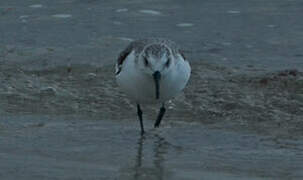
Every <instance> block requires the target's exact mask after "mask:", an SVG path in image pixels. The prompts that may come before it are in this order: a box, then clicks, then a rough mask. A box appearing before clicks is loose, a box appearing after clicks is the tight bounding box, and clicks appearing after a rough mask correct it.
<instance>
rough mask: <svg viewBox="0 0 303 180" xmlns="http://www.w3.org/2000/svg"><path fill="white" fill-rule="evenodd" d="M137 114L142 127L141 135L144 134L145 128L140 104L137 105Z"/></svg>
mask: <svg viewBox="0 0 303 180" xmlns="http://www.w3.org/2000/svg"><path fill="white" fill-rule="evenodd" d="M137 113H138V117H139V121H140V127H141V135H143V134H144V127H143V119H142V114H143V113H142V111H141V108H140V104H137Z"/></svg>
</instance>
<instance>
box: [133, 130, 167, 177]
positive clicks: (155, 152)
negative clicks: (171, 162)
mask: <svg viewBox="0 0 303 180" xmlns="http://www.w3.org/2000/svg"><path fill="white" fill-rule="evenodd" d="M147 136H148V137H147ZM151 136H152V137H151ZM150 140H153V142H152V144H148V143H150ZM150 145H152V148H151V149H152V152H151V154H152V155H151V158H150V159H149V157H148V155H145V153H146V154H148V153H149V152H148V151H149V150H150V148H149V147H150ZM144 146H145V147H144ZM169 146H170V144H169V143H168V142H167V141H166V140H165V138H163V137H161V136H160V135H158V134H152V135H144V136H141V137H140V138H139V139H138V149H137V150H138V151H137V155H136V162H135V166H134V179H135V180H140V179H157V180H161V179H164V176H166V177H167V175H168V173H167V170H165V166H164V163H165V161H166V155H167V152H168V150H169ZM143 160H144V162H143ZM149 160H151V162H150V161H149Z"/></svg>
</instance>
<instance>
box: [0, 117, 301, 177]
mask: <svg viewBox="0 0 303 180" xmlns="http://www.w3.org/2000/svg"><path fill="white" fill-rule="evenodd" d="M78 117H79V116H76V117H73V116H68V117H62V116H60V117H58V116H57V117H49V116H29V115H27V116H23V117H22V118H20V116H17V117H16V116H7V117H2V118H1V124H2V128H1V147H2V148H1V153H0V157H1V165H0V166H1V169H2V170H1V171H2V173H1V174H0V175H1V176H2V177H3V178H5V179H18V178H24V177H25V178H26V179H39V178H40V179H41V178H43V179H44V178H47V179H62V178H63V179H73V178H79V179H201V178H203V179H218V178H219V179H220V178H224V179H243V178H244V179H285V178H286V179H287V178H291V179H293V178H297V177H301V176H302V175H303V174H302V171H301V170H302V168H303V164H302V158H303V153H302V150H303V141H301V140H300V141H299V140H298V141H290V140H281V141H280V142H277V141H275V140H273V139H271V137H270V136H260V135H254V134H247V133H239V132H232V131H226V130H218V129H213V128H207V127H204V126H202V125H201V124H199V123H196V124H189V123H181V122H170V123H164V126H163V127H161V128H160V129H156V130H155V129H151V128H147V129H148V130H147V133H146V134H145V135H144V136H143V137H141V136H140V135H139V132H138V124H137V121H136V120H134V119H123V120H117V121H109V120H100V119H98V120H96V119H95V120H93V119H91V120H89V119H83V118H81V119H77V118H78ZM13 121H18V123H12V122H13ZM145 122H146V126H147V127H151V126H152V123H151V122H150V121H145Z"/></svg>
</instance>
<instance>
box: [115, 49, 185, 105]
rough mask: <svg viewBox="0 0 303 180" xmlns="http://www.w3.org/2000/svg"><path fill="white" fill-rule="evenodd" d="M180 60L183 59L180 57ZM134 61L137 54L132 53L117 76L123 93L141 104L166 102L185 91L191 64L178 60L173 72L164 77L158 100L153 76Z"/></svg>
mask: <svg viewBox="0 0 303 180" xmlns="http://www.w3.org/2000/svg"><path fill="white" fill-rule="evenodd" d="M179 58H182V57H181V56H179ZM134 60H135V54H134V52H132V53H130V54H129V55H128V57H127V58H126V59H125V61H124V63H123V66H122V70H121V72H120V73H119V74H118V75H116V80H117V83H118V85H119V86H120V87H121V89H122V90H123V92H124V93H125V94H126V95H128V96H129V97H130V98H131V99H133V100H134V101H135V102H136V103H139V104H142V103H157V102H164V101H167V100H169V99H171V98H173V97H175V96H176V95H177V94H178V93H180V92H181V91H182V89H184V87H185V86H186V84H187V81H188V79H189V77H190V72H191V68H190V66H189V63H188V62H187V61H184V60H183V59H177V61H176V62H177V63H176V64H174V67H173V68H172V69H171V71H169V73H167V74H165V76H162V78H161V81H160V98H159V99H158V100H156V98H155V84H154V80H153V78H152V76H151V75H148V74H146V73H143V72H142V70H140V69H138V68H137V66H136V65H135V61H134Z"/></svg>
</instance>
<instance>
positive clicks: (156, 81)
mask: <svg viewBox="0 0 303 180" xmlns="http://www.w3.org/2000/svg"><path fill="white" fill-rule="evenodd" d="M153 77H154V81H155V87H156V99H159V93H160V91H159V89H160V86H159V82H160V79H161V73H160V72H159V71H155V72H154V74H153Z"/></svg>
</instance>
